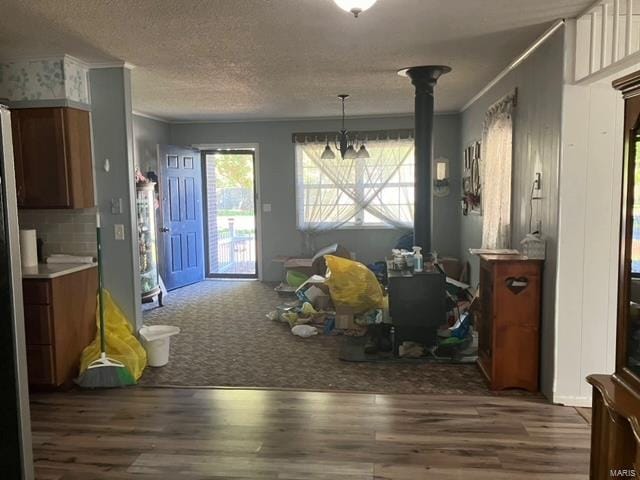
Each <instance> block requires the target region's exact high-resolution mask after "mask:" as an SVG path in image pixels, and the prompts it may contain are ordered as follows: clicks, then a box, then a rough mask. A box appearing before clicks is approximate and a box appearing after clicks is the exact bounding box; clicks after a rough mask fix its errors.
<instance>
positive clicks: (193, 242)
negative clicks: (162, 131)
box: [158, 145, 204, 290]
mask: <svg viewBox="0 0 640 480" xmlns="http://www.w3.org/2000/svg"><path fill="white" fill-rule="evenodd" d="M158 159H159V163H160V164H159V170H160V183H161V185H160V197H161V202H162V210H161V212H162V215H161V225H160V228H159V231H160V238H159V240H160V241H159V245H160V248H161V251H162V252H163V255H162V262H161V263H160V274H161V277H162V279H163V280H164V282H165V285H166V287H167V290H174V289H176V288H180V287H184V286H185V285H191V284H193V283H197V282H200V281H201V280H202V279H203V277H204V261H203V260H204V254H203V242H202V230H203V229H202V223H203V222H202V189H201V186H202V169H201V167H200V152H199V151H198V150H195V149H193V148H188V147H180V146H176V145H158Z"/></svg>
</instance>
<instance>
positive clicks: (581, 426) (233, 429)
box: [31, 388, 589, 480]
mask: <svg viewBox="0 0 640 480" xmlns="http://www.w3.org/2000/svg"><path fill="white" fill-rule="evenodd" d="M31 414H32V423H33V443H34V456H35V464H36V474H37V478H38V479H41V480H45V479H46V480H102V479H125V478H127V479H128V478H134V479H154V480H159V479H171V480H180V479H220V478H227V479H253V480H258V479H282V480H287V479H289V480H292V479H304V480H339V479H349V480H364V479H367V480H370V479H394V480H421V479H437V480H461V479H474V480H519V479H529V480H530V479H540V480H542V479H544V480H555V479H557V480H577V479H587V477H588V475H587V474H588V463H589V462H588V457H589V453H588V452H589V425H588V424H587V423H586V421H585V420H584V419H583V418H582V417H581V416H580V415H579V414H578V413H577V412H576V410H575V409H573V408H568V407H558V406H553V405H550V404H548V403H546V402H544V401H543V400H541V399H537V398H533V399H532V398H526V397H525V398H522V397H472V396H469V397H467V396H430V395H429V396H400V395H373V394H347V393H311V392H290V391H265V390H207V389H151V388H130V389H125V390H110V391H99V392H69V393H51V394H37V395H34V396H33V397H32V411H31Z"/></svg>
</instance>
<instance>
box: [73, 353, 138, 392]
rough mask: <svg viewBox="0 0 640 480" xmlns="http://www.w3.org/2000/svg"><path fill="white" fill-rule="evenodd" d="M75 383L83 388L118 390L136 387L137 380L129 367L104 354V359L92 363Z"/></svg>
mask: <svg viewBox="0 0 640 480" xmlns="http://www.w3.org/2000/svg"><path fill="white" fill-rule="evenodd" d="M75 383H76V384H77V385H79V386H80V387H83V388H118V387H126V386H128V385H135V384H136V380H135V379H134V378H133V375H131V372H129V369H128V368H127V367H125V366H124V365H122V364H120V363H119V362H115V361H113V360H111V359H110V358H108V357H105V356H104V354H103V356H102V358H100V359H99V360H96V361H95V362H92V363H91V365H90V367H89V368H87V369H86V370H85V371H84V373H83V374H82V375H80V376H79V377H78V378H77V379H76V380H75Z"/></svg>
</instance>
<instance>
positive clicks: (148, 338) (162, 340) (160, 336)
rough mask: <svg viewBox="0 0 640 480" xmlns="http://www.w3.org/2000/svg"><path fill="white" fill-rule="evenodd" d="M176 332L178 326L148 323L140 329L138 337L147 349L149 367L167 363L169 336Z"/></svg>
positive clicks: (178, 330)
mask: <svg viewBox="0 0 640 480" xmlns="http://www.w3.org/2000/svg"><path fill="white" fill-rule="evenodd" d="M178 333H180V329H179V328H178V327H170V326H168V325H150V326H147V327H142V328H141V329H140V338H142V345H143V346H144V349H145V350H146V351H147V363H148V364H149V366H150V367H164V366H165V365H166V364H167V363H169V347H170V346H171V337H173V336H174V335H177V334H178Z"/></svg>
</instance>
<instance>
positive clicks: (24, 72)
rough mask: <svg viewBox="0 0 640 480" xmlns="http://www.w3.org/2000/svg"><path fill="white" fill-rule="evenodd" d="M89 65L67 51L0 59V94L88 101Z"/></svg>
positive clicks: (13, 98)
mask: <svg viewBox="0 0 640 480" xmlns="http://www.w3.org/2000/svg"><path fill="white" fill-rule="evenodd" d="M88 72H89V70H88V68H87V66H86V65H84V64H83V63H82V62H80V61H79V60H76V59H75V58H73V57H70V56H68V55H65V56H61V57H59V58H47V59H37V60H20V61H13V62H4V63H0V98H6V99H7V100H10V101H33V100H72V101H74V102H78V103H83V104H89V103H90V101H89V85H88V81H87V78H88Z"/></svg>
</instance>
